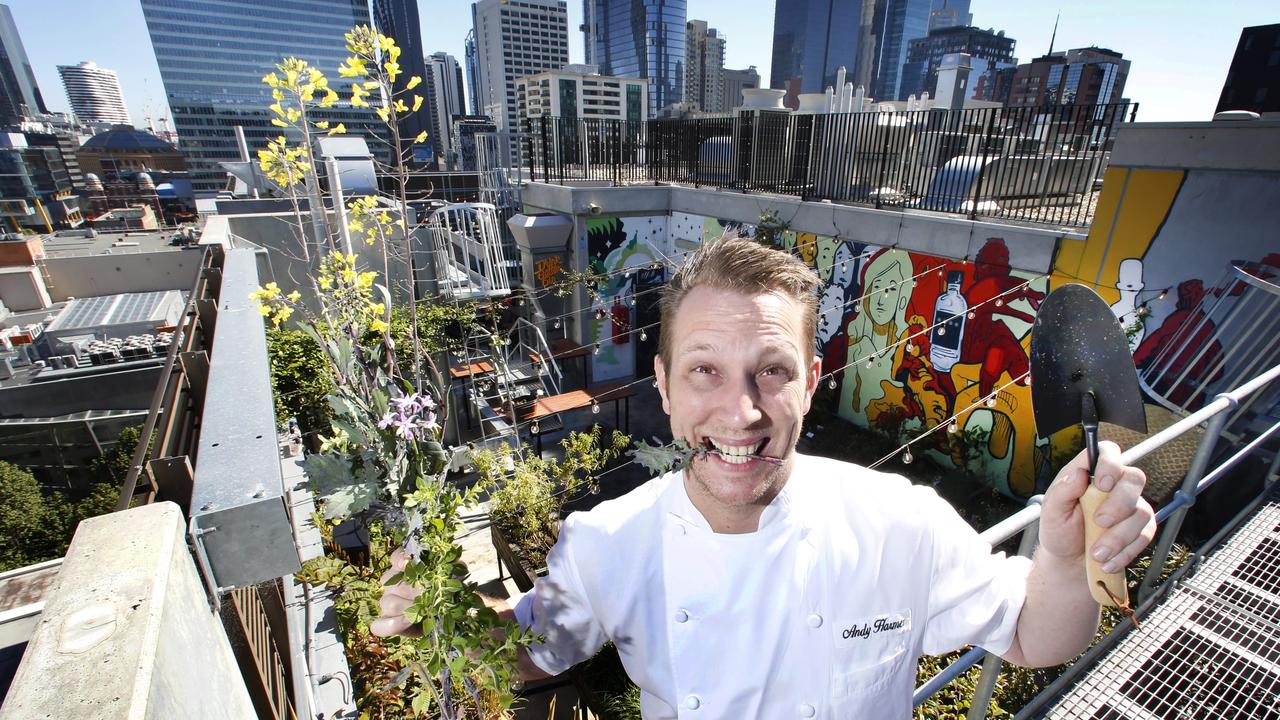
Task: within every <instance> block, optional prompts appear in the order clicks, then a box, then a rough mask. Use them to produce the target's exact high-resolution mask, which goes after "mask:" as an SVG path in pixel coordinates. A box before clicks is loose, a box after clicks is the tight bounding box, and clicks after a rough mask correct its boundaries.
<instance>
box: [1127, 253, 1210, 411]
mask: <svg viewBox="0 0 1280 720" xmlns="http://www.w3.org/2000/svg"><path fill="white" fill-rule="evenodd" d="M1204 296H1205V289H1204V283H1203V282H1202V281H1201V280H1200V279H1199V278H1195V279H1191V280H1184V281H1182V282H1180V283H1178V304H1177V309H1176V310H1175V311H1174V312H1173V313H1172V314H1170V315H1169V317H1167V318H1165V319H1164V322H1162V323H1160V327H1159V328H1157V329H1156V331H1155V332H1153V333H1151V334H1150V335H1147V337H1146V338H1145V339H1144V340H1143V341H1142V344H1141V345H1139V346H1138V350H1137V352H1135V353H1134V354H1133V362H1134V363H1135V364H1136V365H1137V366H1138V367H1139V368H1144V369H1145V368H1147V367H1148V366H1150V365H1151V364H1152V363H1153V362H1156V361H1158V362H1159V363H1160V365H1161V366H1163V370H1162V372H1161V374H1160V377H1159V379H1158V380H1156V382H1155V385H1154V386H1153V387H1152V389H1153V390H1155V391H1156V392H1158V393H1161V394H1164V395H1165V397H1166V398H1167V399H1168V400H1169V401H1170V402H1172V403H1176V404H1178V405H1182V404H1183V403H1185V402H1186V401H1187V400H1188V399H1189V398H1191V394H1192V393H1193V392H1195V389H1196V388H1197V387H1199V386H1201V385H1202V384H1207V383H1206V380H1208V381H1209V382H1212V381H1213V380H1216V379H1218V378H1219V377H1221V376H1222V370H1221V369H1219V370H1218V372H1217V373H1216V374H1215V375H1214V377H1212V378H1206V377H1205V375H1206V374H1208V372H1209V368H1210V367H1215V366H1217V364H1218V361H1219V359H1221V357H1222V345H1221V344H1220V343H1219V342H1218V341H1217V340H1214V341H1213V342H1212V343H1211V344H1210V345H1209V346H1208V348H1205V343H1206V342H1207V341H1208V340H1209V339H1210V338H1211V337H1212V336H1213V334H1214V331H1216V330H1217V325H1216V324H1215V323H1214V322H1213V320H1210V319H1206V318H1205V314H1204V311H1203V310H1201V309H1200V302H1201V301H1202V300H1203V299H1204ZM1171 353H1176V355H1173V356H1172V357H1170V354H1171ZM1197 358H1198V359H1197ZM1193 359H1195V360H1196V362H1195V365H1194V366H1193V367H1192V368H1191V371H1190V372H1187V373H1186V376H1185V377H1183V371H1185V370H1186V369H1187V365H1188V364H1190V363H1191V361H1192V360H1193ZM1178 378H1182V382H1180V383H1178V386H1177V387H1173V383H1174V382H1175V381H1177V380H1178ZM1203 401H1204V394H1203V393H1200V394H1198V395H1197V397H1195V398H1194V402H1193V404H1194V405H1199V404H1200V403H1202V402H1203Z"/></svg>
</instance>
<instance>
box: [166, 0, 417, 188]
mask: <svg viewBox="0 0 1280 720" xmlns="http://www.w3.org/2000/svg"><path fill="white" fill-rule="evenodd" d="M142 15H143V17H144V18H145V19H146V22H147V30H148V31H149V32H150V34H151V46H152V48H153V49H154V50H155V55H156V63H157V65H158V66H159V68H160V78H161V79H162V80H163V81H164V88H165V94H166V96H167V97H168V100H169V108H170V109H171V110H172V111H173V120H174V129H175V130H177V132H178V137H179V145H180V147H179V149H180V150H182V152H183V155H184V156H185V157H186V158H187V166H188V167H189V168H190V170H191V178H192V185H193V187H194V189H195V190H196V192H197V193H207V192H210V191H216V190H220V189H221V188H222V187H223V186H224V185H225V182H226V173H225V172H224V171H223V169H222V167H221V166H220V165H219V164H218V163H220V162H228V161H230V162H234V161H236V160H239V158H240V153H239V151H238V148H237V145H236V137H235V127H236V126H237V125H240V126H243V127H244V134H245V139H246V141H247V142H248V145H249V152H250V156H251V157H256V151H257V150H259V149H264V148H265V147H266V144H267V141H268V140H270V139H273V138H275V137H277V136H278V135H279V134H280V128H277V127H274V126H272V125H271V118H272V117H274V115H273V114H272V113H271V111H270V110H268V107H269V106H270V105H271V104H272V102H273V100H272V98H271V92H270V88H268V87H267V86H266V85H265V84H263V82H262V77H263V76H264V75H266V74H267V73H269V72H272V71H273V70H275V66H276V64H277V63H279V62H281V60H282V59H283V58H285V57H289V56H293V57H297V58H301V59H303V60H306V61H307V62H309V63H311V64H312V65H313V66H316V67H318V68H320V70H321V71H323V72H324V74H325V75H326V76H328V77H329V79H330V81H331V82H332V84H333V86H334V88H335V89H336V90H338V92H339V94H340V95H341V96H342V99H341V100H340V101H339V102H338V103H337V104H336V105H335V106H334V107H332V108H329V109H328V110H324V111H317V113H316V114H315V115H314V116H315V117H317V118H323V119H326V120H329V121H330V122H332V123H338V122H341V123H343V124H345V125H346V128H347V132H348V133H356V134H360V135H363V136H366V137H368V136H371V135H374V134H377V135H379V136H380V137H385V136H386V127H385V126H384V125H382V123H381V122H379V121H378V119H377V116H376V115H374V113H373V112H372V111H370V110H369V109H368V108H354V107H351V106H350V104H348V102H347V99H348V98H349V97H350V95H349V90H348V85H349V83H348V82H346V79H345V78H340V77H339V75H338V66H339V65H341V64H342V62H343V61H344V60H345V59H346V57H347V54H348V53H347V51H346V49H345V48H344V47H343V45H344V40H343V35H344V34H345V33H347V32H350V30H351V28H352V27H354V26H356V25H369V24H370V18H369V7H368V4H367V3H365V2H360V1H358V0H356V1H353V0H289V2H288V3H258V4H256V5H253V6H252V8H251V9H249V8H247V7H246V6H245V4H244V3H242V2H238V1H236V0H202V2H199V3H184V4H183V5H182V7H176V6H175V4H174V3H173V2H172V1H171V0H142ZM401 59H402V60H403V59H405V58H404V56H403V55H402V56H401ZM370 148H371V149H372V150H373V152H374V153H375V155H379V157H380V159H381V160H382V161H384V162H385V161H387V160H389V159H390V154H389V152H388V151H387V150H386V149H385V146H383V144H382V143H376V142H374V143H370Z"/></svg>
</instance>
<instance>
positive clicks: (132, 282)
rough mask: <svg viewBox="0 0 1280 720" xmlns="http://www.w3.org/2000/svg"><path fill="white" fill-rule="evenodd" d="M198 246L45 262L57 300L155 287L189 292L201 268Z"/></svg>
mask: <svg viewBox="0 0 1280 720" xmlns="http://www.w3.org/2000/svg"><path fill="white" fill-rule="evenodd" d="M200 256H201V251H200V249H199V248H185V249H176V248H175V249H173V250H164V251H160V252H144V253H120V254H113V255H86V256H83V257H50V258H46V259H45V261H44V267H45V271H46V272H47V273H48V275H49V285H50V287H49V294H50V295H51V296H52V297H53V299H54V301H62V300H66V299H67V298H70V297H94V296H97V295H114V294H116V293H127V292H150V291H153V290H184V291H189V290H191V288H192V287H194V286H195V283H196V274H197V273H199V271H200Z"/></svg>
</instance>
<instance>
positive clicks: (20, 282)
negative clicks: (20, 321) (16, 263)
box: [0, 266, 53, 312]
mask: <svg viewBox="0 0 1280 720" xmlns="http://www.w3.org/2000/svg"><path fill="white" fill-rule="evenodd" d="M0 302H3V303H4V305H5V307H7V308H9V309H10V310H14V311H17V312H23V311H25V310H42V309H44V308H47V307H49V306H50V305H52V304H53V302H52V299H51V298H50V297H49V291H48V290H47V289H45V285H44V278H43V277H42V276H41V275H40V269H39V268H36V267H34V266H30V267H0Z"/></svg>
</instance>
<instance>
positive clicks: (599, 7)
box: [582, 0, 686, 117]
mask: <svg viewBox="0 0 1280 720" xmlns="http://www.w3.org/2000/svg"><path fill="white" fill-rule="evenodd" d="M582 8H583V10H582V13H583V18H582V19H583V24H582V29H583V32H584V33H585V34H586V37H585V49H586V57H587V64H588V65H596V66H598V67H599V68H600V72H601V73H603V74H605V75H613V76H616V77H629V78H645V79H647V80H648V81H649V115H650V116H652V117H656V116H657V115H658V114H659V112H660V111H661V110H662V109H663V108H665V107H668V106H670V105H674V104H676V103H678V102H682V101H683V100H684V82H685V23H686V15H685V0H583V3H582Z"/></svg>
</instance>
